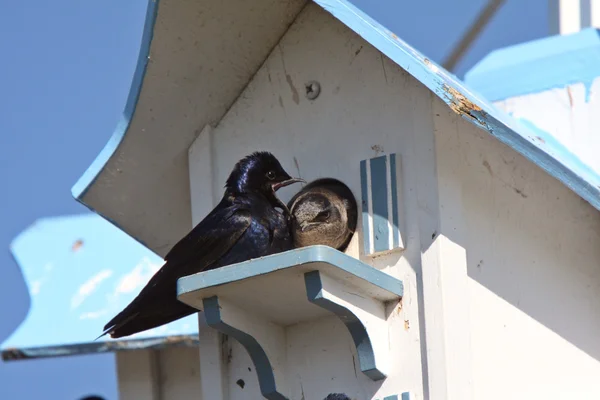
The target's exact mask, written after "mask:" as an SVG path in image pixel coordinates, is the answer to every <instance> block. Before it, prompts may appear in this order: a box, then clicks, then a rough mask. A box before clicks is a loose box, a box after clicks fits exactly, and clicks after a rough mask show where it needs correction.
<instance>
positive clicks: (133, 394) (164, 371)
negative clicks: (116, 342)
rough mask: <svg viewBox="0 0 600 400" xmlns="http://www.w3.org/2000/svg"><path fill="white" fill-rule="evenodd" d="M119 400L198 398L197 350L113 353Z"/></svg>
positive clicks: (180, 349)
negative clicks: (114, 355)
mask: <svg viewBox="0 0 600 400" xmlns="http://www.w3.org/2000/svg"><path fill="white" fill-rule="evenodd" d="M116 363H117V375H118V382H119V399H120V400H141V399H144V400H180V399H196V400H201V399H203V398H205V397H202V391H201V386H200V380H199V379H198V376H199V360H198V350H197V349H196V348H193V347H171V348H166V349H161V350H133V351H119V352H117V353H116Z"/></svg>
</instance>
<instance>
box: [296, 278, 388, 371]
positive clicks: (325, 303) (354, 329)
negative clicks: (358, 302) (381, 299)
mask: <svg viewBox="0 0 600 400" xmlns="http://www.w3.org/2000/svg"><path fill="white" fill-rule="evenodd" d="M304 284H305V285H306V296H307V297H308V301H310V302H311V303H313V304H315V305H317V306H319V307H321V308H323V309H325V310H327V311H329V312H331V313H333V314H335V315H336V316H337V317H338V318H339V319H340V321H342V323H343V324H344V325H345V326H346V329H348V332H350V336H352V341H353V342H354V346H355V347H356V354H357V355H358V363H359V364H360V370H361V371H362V372H363V374H365V375H366V376H368V377H369V378H370V379H372V380H374V381H380V380H382V379H385V378H386V375H385V374H384V373H383V372H381V371H380V370H379V369H378V368H377V365H376V364H375V352H374V351H373V346H372V345H371V339H370V338H369V334H368V333H367V329H366V328H365V326H364V325H363V324H362V322H360V319H358V318H357V317H356V316H355V315H354V314H353V313H352V312H351V311H350V310H348V309H346V308H344V307H342V306H340V305H339V304H336V303H334V302H332V301H331V300H328V299H326V298H324V297H323V283H322V282H321V273H320V272H319V271H311V272H307V273H305V274H304Z"/></svg>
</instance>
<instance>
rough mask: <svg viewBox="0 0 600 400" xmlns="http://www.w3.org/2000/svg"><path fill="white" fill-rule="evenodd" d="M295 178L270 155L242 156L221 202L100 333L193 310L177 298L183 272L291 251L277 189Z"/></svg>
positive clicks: (129, 330) (146, 325)
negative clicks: (178, 283)
mask: <svg viewBox="0 0 600 400" xmlns="http://www.w3.org/2000/svg"><path fill="white" fill-rule="evenodd" d="M295 182H305V181H304V180H303V179H299V178H292V177H291V176H290V175H288V173H287V172H286V171H285V170H284V169H283V167H282V166H281V164H280V163H279V161H278V160H277V158H275V156H273V155H272V154H271V153H268V152H255V153H253V154H251V155H249V156H247V157H245V158H243V159H242V160H240V161H239V162H238V163H237V164H236V165H235V167H234V168H233V171H232V172H231V174H230V175H229V178H228V179H227V182H226V184H225V193H224V195H223V198H222V199H221V202H220V203H219V204H218V205H217V206H216V207H215V208H214V209H213V210H212V211H211V212H210V213H209V214H208V215H207V216H206V217H205V218H204V219H203V220H202V221H200V223H199V224H198V225H196V226H195V227H194V228H193V229H192V230H191V231H190V232H189V233H188V234H187V235H186V236H185V237H183V238H182V239H181V240H180V241H179V242H178V243H177V244H175V246H173V248H172V249H171V250H170V251H169V253H168V254H167V255H166V257H165V264H164V265H163V266H162V267H161V268H160V269H159V270H158V271H157V272H156V274H155V275H154V276H153V277H152V278H151V279H150V281H149V282H148V283H147V284H146V286H145V287H144V288H143V289H142V291H141V292H140V293H139V294H138V296H137V297H136V298H135V299H133V301H132V302H131V303H130V304H129V305H128V306H127V307H125V309H124V310H123V311H121V312H120V313H119V314H117V316H115V317H114V318H113V319H112V320H110V322H108V323H107V324H106V325H105V326H104V333H103V334H102V335H101V336H104V335H106V334H107V333H109V334H110V336H111V337H112V338H120V337H123V336H128V335H132V334H135V333H138V332H142V331H145V330H148V329H151V328H155V327H157V326H161V325H164V324H167V323H169V322H172V321H175V320H177V319H180V318H183V317H186V316H188V315H191V314H193V313H196V312H197V311H198V310H196V309H194V308H192V307H190V306H188V305H186V304H184V303H182V302H180V301H179V300H177V280H178V279H179V278H181V277H183V276H186V275H191V274H195V273H198V272H201V271H206V270H210V269H214V268H219V267H222V266H225V265H230V264H235V263H239V262H242V261H247V260H250V259H253V258H258V257H262V256H266V255H269V254H274V253H278V252H281V251H286V250H290V249H291V248H292V238H291V235H290V230H289V224H288V221H289V218H290V214H289V209H288V208H287V207H286V205H285V204H284V203H283V202H282V201H281V200H279V198H277V196H276V195H275V192H276V191H277V190H278V189H280V188H282V187H284V186H287V185H290V184H292V183H295ZM276 207H279V208H281V209H282V210H283V212H284V213H283V214H282V213H281V212H279V211H277V210H276V209H275V208H276Z"/></svg>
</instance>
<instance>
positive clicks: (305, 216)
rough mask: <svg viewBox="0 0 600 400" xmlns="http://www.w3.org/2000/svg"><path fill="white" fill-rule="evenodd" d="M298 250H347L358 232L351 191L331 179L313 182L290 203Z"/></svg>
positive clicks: (293, 232)
mask: <svg viewBox="0 0 600 400" xmlns="http://www.w3.org/2000/svg"><path fill="white" fill-rule="evenodd" d="M289 207H290V210H291V211H290V212H291V214H292V216H293V227H292V235H293V237H294V245H295V246H296V247H305V246H312V245H326V246H330V247H333V248H334V249H338V250H343V249H344V247H345V246H346V245H347V244H348V242H349V239H350V238H351V236H352V234H353V233H354V230H355V228H356V202H355V200H354V196H353V195H352V192H351V191H350V189H349V188H348V187H347V186H346V185H344V184H343V183H342V182H340V181H338V180H334V179H330V178H326V179H320V180H317V181H314V182H311V183H310V184H309V185H308V186H306V187H305V188H304V189H303V190H302V191H301V192H299V193H298V194H297V195H296V196H295V197H294V198H293V199H292V200H291V201H290V205H289Z"/></svg>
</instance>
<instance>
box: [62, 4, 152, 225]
mask: <svg viewBox="0 0 600 400" xmlns="http://www.w3.org/2000/svg"><path fill="white" fill-rule="evenodd" d="M157 12H158V0H148V7H147V9H146V22H145V23H144V31H143V33H142V41H141V47H140V52H139V55H138V61H137V66H136V68H135V72H134V74H133V79H132V81H131V87H130V89H129V95H128V96H127V102H126V103H125V109H124V110H123V115H122V116H121V119H120V120H119V122H118V123H117V127H116V128H115V130H114V132H113V134H112V136H111V138H110V139H109V141H108V143H106V145H105V146H104V148H103V149H102V151H101V152H100V154H98V156H97V157H96V159H95V160H94V161H93V162H92V164H91V165H90V166H89V167H88V169H87V170H86V171H85V172H84V173H83V175H82V176H81V177H80V178H79V179H78V180H77V182H76V183H75V185H74V186H73V187H72V188H71V194H72V195H73V197H75V198H76V199H77V200H81V198H82V197H83V196H85V193H86V192H87V190H88V189H89V187H90V186H91V185H92V184H93V183H94V182H95V180H96V178H98V175H100V173H101V172H102V170H103V169H104V167H105V166H106V164H107V163H108V161H109V160H110V158H111V157H112V156H113V154H114V153H115V151H116V150H117V148H118V147H119V145H120V144H121V142H122V141H123V138H124V137H125V134H126V133H127V129H129V124H130V123H131V119H132V118H133V114H134V112H135V108H136V106H137V102H138V99H139V96H140V93H141V91H142V84H143V82H144V76H145V75H146V67H147V66H148V59H149V55H150V44H151V43H152V36H153V34H154V24H155V22H156V15H157ZM113 223H114V222H113ZM115 225H117V226H118V224H116V223H115Z"/></svg>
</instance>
